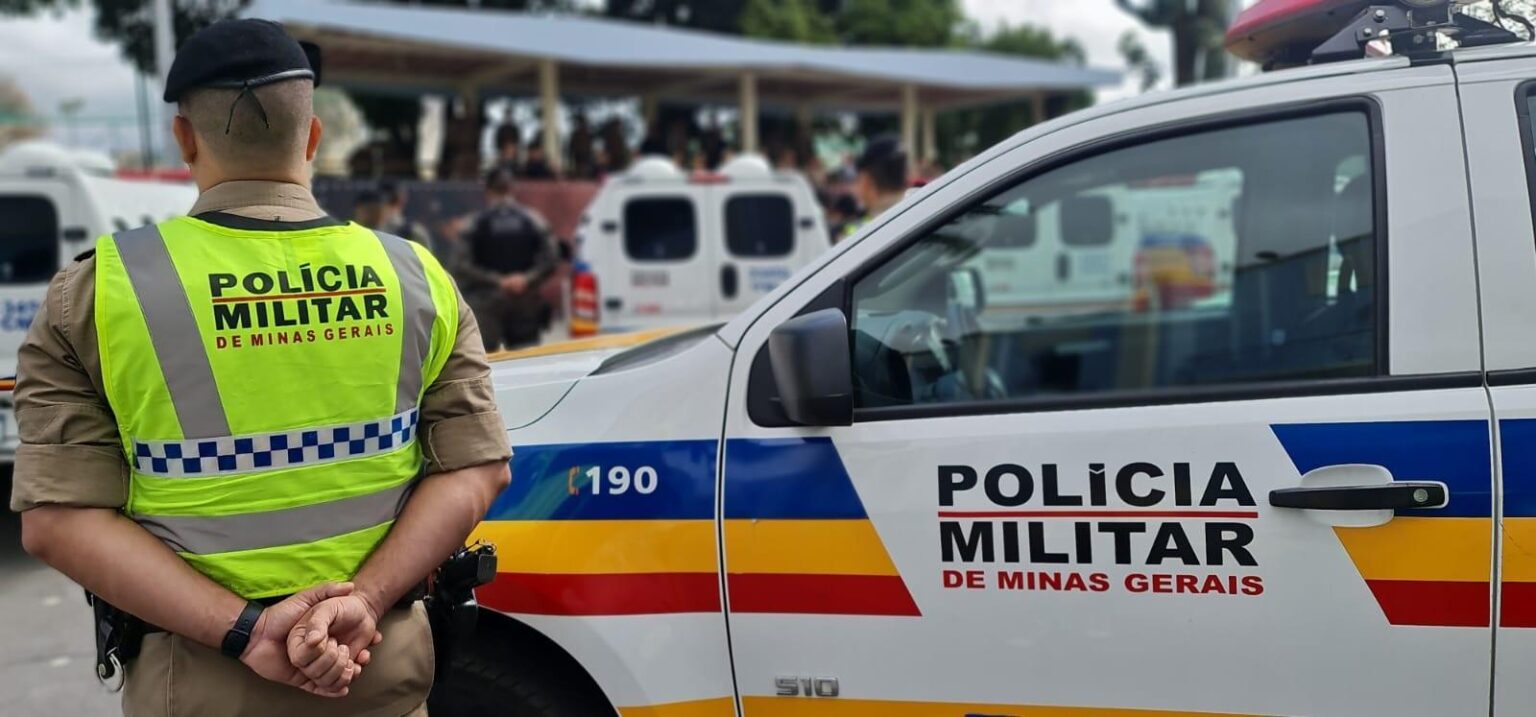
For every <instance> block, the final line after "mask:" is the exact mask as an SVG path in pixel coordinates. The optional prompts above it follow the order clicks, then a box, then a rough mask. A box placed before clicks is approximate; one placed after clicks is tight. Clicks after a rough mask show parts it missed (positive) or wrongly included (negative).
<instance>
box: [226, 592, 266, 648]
mask: <svg viewBox="0 0 1536 717" xmlns="http://www.w3.org/2000/svg"><path fill="white" fill-rule="evenodd" d="M265 609H267V608H266V606H264V605H262V604H261V603H259V602H256V601H255V600H252V601H249V602H247V603H246V604H245V609H244V610H241V611H240V617H237V618H235V626H234V627H231V628H229V632H226V633H224V642H223V644H221V645H220V646H219V652H222V653H224V654H225V656H227V657H233V658H235V659H239V658H240V656H241V655H243V654H245V646H246V645H249V644H251V630H254V629H256V621H257V620H259V619H261V611H263V610H265Z"/></svg>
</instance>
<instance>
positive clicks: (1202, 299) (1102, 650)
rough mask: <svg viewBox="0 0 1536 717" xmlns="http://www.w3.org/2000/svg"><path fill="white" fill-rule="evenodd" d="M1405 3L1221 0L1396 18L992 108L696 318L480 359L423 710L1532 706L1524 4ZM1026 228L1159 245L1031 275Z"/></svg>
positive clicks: (1534, 595)
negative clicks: (1021, 120)
mask: <svg viewBox="0 0 1536 717" xmlns="http://www.w3.org/2000/svg"><path fill="white" fill-rule="evenodd" d="M1406 4H1409V5H1413V6H1414V8H1413V9H1412V11H1411V13H1409V12H1405V11H1404V8H1402V7H1400V6H1395V5H1390V4H1385V5H1384V8H1368V7H1366V6H1365V4H1364V3H1337V2H1335V3H1324V2H1318V1H1317V0H1311V1H1310V2H1302V1H1299V0H1290V1H1288V2H1280V3H1276V2H1263V3H1260V4H1259V5H1257V6H1255V7H1254V8H1252V9H1250V10H1249V12H1248V14H1247V15H1245V16H1244V17H1245V18H1246V22H1247V23H1248V24H1246V25H1242V22H1243V21H1240V25H1241V29H1242V31H1241V32H1240V33H1238V34H1239V35H1240V37H1238V38H1237V40H1236V41H1237V42H1240V43H1247V46H1248V50H1247V51H1250V54H1251V55H1253V56H1258V57H1262V58H1263V59H1265V60H1266V61H1270V62H1273V63H1275V64H1286V63H1287V59H1286V58H1285V57H1283V56H1281V55H1277V54H1272V53H1270V52H1268V51H1266V50H1265V49H1264V48H1268V50H1271V51H1272V50H1274V47H1275V46H1274V45H1273V44H1272V43H1271V44H1269V45H1266V44H1265V40H1264V37H1263V36H1264V35H1265V33H1266V32H1268V31H1270V30H1271V29H1273V27H1275V26H1278V25H1283V24H1284V21H1288V20H1291V19H1295V18H1294V17H1293V16H1286V15H1285V14H1284V13H1277V11H1276V7H1277V5H1278V6H1281V9H1282V10H1283V9H1285V7H1286V6H1288V7H1290V8H1292V10H1294V12H1295V13H1300V14H1308V13H1312V14H1311V15H1308V16H1307V18H1303V19H1308V18H1310V19H1309V20H1308V21H1309V22H1311V21H1315V20H1316V18H1317V15H1316V13H1317V12H1319V8H1323V7H1324V6H1333V8H1334V9H1335V10H1337V9H1338V8H1339V7H1342V6H1343V5H1349V6H1350V8H1349V9H1350V10H1351V11H1350V12H1348V13H1342V14H1337V16H1336V17H1334V18H1333V20H1331V22H1333V23H1334V27H1333V28H1332V30H1331V32H1330V33H1326V34H1324V35H1323V36H1322V37H1321V39H1318V40H1317V43H1316V44H1317V46H1318V47H1320V48H1326V47H1337V46H1338V44H1339V43H1341V42H1348V43H1352V44H1350V47H1353V49H1354V51H1355V54H1356V56H1360V55H1362V54H1364V51H1363V46H1365V45H1372V46H1375V47H1376V50H1375V51H1380V50H1381V49H1382V47H1381V46H1382V44H1383V43H1385V44H1386V45H1387V46H1390V48H1391V49H1394V50H1395V54H1393V55H1392V56H1389V57H1383V58H1376V59H1357V60H1354V61H1347V62H1331V63H1326V64H1314V65H1312V66H1307V67H1301V68H1295V69H1284V70H1280V71H1275V72H1270V73H1267V74H1263V75H1261V76H1256V77H1251V78H1247V79H1243V80H1240V81H1236V82H1230V83H1222V84H1213V85H1208V86H1200V87H1196V88H1191V89H1186V90H1182V91H1178V92H1173V93H1164V94H1155V95H1148V96H1144V97H1140V98H1136V99H1133V100H1130V101H1126V102H1121V103H1117V104H1112V105H1107V106H1102V107H1096V108H1093V109H1090V110H1086V111H1083V112H1078V113H1075V114H1072V115H1070V116H1067V117H1063V118H1060V119H1057V120H1054V121H1051V122H1048V123H1045V124H1043V125H1040V126H1037V127H1033V128H1030V129H1029V130H1027V131H1024V132H1022V133H1020V134H1018V135H1017V136H1015V137H1013V138H1012V139H1010V140H1008V141H1005V142H1003V143H1002V144H1000V145H998V146H996V147H994V148H992V149H991V150H989V151H987V152H986V153H985V154H983V155H982V156H980V157H977V158H976V159H974V160H973V161H970V162H968V163H966V164H964V165H963V166H961V167H958V168H957V169H955V170H954V171H951V172H950V173H949V174H947V175H946V176H944V177H943V178H941V179H939V180H938V181H936V182H934V183H932V184H930V185H928V186H927V187H925V188H924V189H922V190H921V191H919V192H917V193H915V194H914V195H912V196H910V197H908V198H907V200H906V201H904V202H903V203H902V204H901V205H899V206H897V207H896V208H895V209H893V210H891V211H889V212H887V213H885V214H884V215H882V216H881V217H880V218H879V219H877V220H876V221H875V222H874V223H872V224H871V225H870V226H869V227H867V228H866V229H864V230H863V231H862V232H861V233H860V234H859V235H858V236H856V237H855V238H854V239H852V240H851V241H848V242H846V243H843V244H840V245H838V246H837V247H835V248H834V249H833V250H832V251H831V252H830V253H828V255H826V256H824V257H823V258H821V259H820V260H818V261H815V262H813V263H812V264H811V265H809V266H807V267H806V268H805V269H803V270H801V271H799V272H798V273H796V274H795V275H794V276H793V277H792V278H790V279H789V280H788V281H787V282H785V283H784V284H783V285H782V286H780V287H779V288H778V289H777V290H776V291H775V292H773V293H772V294H771V295H769V296H767V297H765V298H764V299H762V300H760V301H758V302H757V303H756V304H754V305H753V306H752V307H751V308H750V309H748V310H747V311H745V312H744V313H742V314H741V315H739V316H738V317H736V318H735V319H733V320H731V321H730V322H729V323H726V324H724V325H722V326H715V327H707V328H702V329H695V330H691V331H686V332H682V333H676V334H672V335H669V336H666V337H662V338H655V337H651V338H650V340H649V341H647V342H644V343H641V344H640V345H637V346H634V347H631V348H628V349H624V350H620V349H618V348H615V347H614V346H612V345H611V344H610V345H608V346H607V347H606V348H605V347H602V346H597V345H592V344H588V345H586V346H585V348H586V349H588V350H583V351H576V352H573V353H564V354H562V353H558V350H556V349H550V348H544V349H539V350H537V352H536V355H527V356H525V357H522V358H509V359H507V360H504V361H500V362H498V363H497V364H495V369H494V375H495V379H496V383H497V389H498V397H499V400H500V403H501V406H502V407H503V411H504V412H505V415H506V418H507V423H508V426H509V428H510V429H511V437H512V440H513V444H514V446H515V450H516V456H515V458H514V461H513V476H514V477H513V481H512V485H511V487H510V488H509V489H508V491H507V492H506V493H505V494H504V495H502V496H501V497H500V498H499V499H498V500H497V501H496V503H495V505H494V507H493V508H492V509H491V510H490V513H489V515H488V516H487V520H486V521H485V522H484V523H483V524H482V525H481V526H480V528H479V529H478V531H477V534H476V537H478V538H483V539H486V540H491V541H494V542H496V543H497V544H498V545H499V546H500V549H501V564H500V568H499V570H500V574H499V576H498V579H497V580H496V581H494V582H493V583H491V584H490V585H487V586H486V587H484V588H482V589H481V590H480V592H479V598H480V602H481V605H482V607H483V613H482V618H481V620H480V623H479V629H478V633H477V638H478V639H476V640H475V641H474V643H473V644H472V645H471V646H470V647H469V648H468V649H467V650H466V651H464V652H462V653H460V654H459V655H458V656H457V657H456V658H455V663H454V672H453V674H452V675H451V676H450V679H449V681H448V682H446V683H445V684H444V685H443V686H442V687H441V688H440V689H439V690H438V691H437V692H436V693H435V695H434V700H435V705H434V707H435V710H440V711H434V714H440V713H441V714H456V713H462V714H489V713H491V712H496V713H500V714H508V713H510V714H538V715H591V714H614V713H615V712H617V713H618V714H621V715H624V716H626V717H630V716H641V715H643V716H647V717H655V716H663V717H672V716H674V715H676V716H687V717H694V716H711V717H713V716H717V715H718V716H720V717H725V716H727V715H746V716H747V717H778V716H781V715H811V716H815V717H822V716H840V715H894V716H896V717H906V716H911V715H948V716H954V717H959V716H961V715H1047V714H1049V715H1062V714H1069V715H1079V714H1082V715H1087V714H1124V715H1132V714H1134V715H1175V714H1180V715H1182V714H1201V715H1216V714H1222V715H1225V714H1244V715H1260V714H1262V715H1426V716H1430V715H1433V716H1437V717H1440V716H1447V715H1457V716H1459V715H1488V714H1492V715H1496V716H1501V717H1502V716H1506V715H1508V716H1525V715H1531V714H1536V680H1533V679H1531V670H1532V669H1533V667H1536V231H1533V224H1532V206H1533V204H1532V187H1533V184H1532V181H1531V179H1530V178H1531V176H1532V171H1533V166H1536V155H1533V151H1532V147H1533V144H1536V143H1533V139H1532V132H1533V127H1532V119H1531V115H1532V108H1533V105H1536V46H1533V45H1530V44H1523V43H1511V42H1505V43H1504V44H1500V45H1497V46H1486V47H1476V48H1471V47H1463V48H1462V49H1456V50H1450V51H1443V52H1442V51H1436V50H1433V49H1424V48H1434V47H1435V46H1436V43H1437V42H1440V41H1439V40H1437V39H1436V38H1435V37H1433V36H1431V35H1430V33H1438V32H1439V31H1440V30H1444V29H1446V28H1447V26H1443V25H1435V23H1436V22H1437V17H1438V18H1439V19H1442V20H1445V21H1446V22H1451V20H1450V19H1449V18H1448V17H1447V14H1448V13H1449V12H1450V10H1448V9H1447V8H1445V7H1444V6H1443V4H1441V7H1440V10H1441V15H1439V16H1436V15H1434V14H1433V13H1431V12H1429V11H1428V10H1426V9H1425V8H1426V7H1427V6H1430V5H1435V4H1436V3H1434V2H1423V1H1419V2H1412V3H1406ZM1378 9H1380V10H1381V14H1380V18H1381V19H1379V20H1378V19H1376V17H1377V15H1376V14H1375V10H1378ZM1357 10H1358V13H1357V12H1356V11H1357ZM1266 12H1267V13H1270V14H1269V15H1264V14H1262V13H1266ZM1254 13H1260V14H1258V15H1255V14H1254ZM1255 17H1258V18H1259V19H1260V20H1263V22H1257V21H1255V20H1254V18H1255ZM1454 22H1457V23H1458V24H1457V25H1456V26H1455V27H1456V28H1457V29H1459V30H1460V31H1461V33H1462V34H1461V35H1460V39H1461V41H1462V42H1463V44H1464V45H1477V44H1481V43H1483V42H1492V41H1494V40H1500V39H1502V40H1505V41H1508V40H1509V39H1510V37H1509V33H1507V32H1504V31H1502V30H1499V29H1498V28H1493V27H1492V26H1488V25H1479V24H1477V23H1475V22H1472V21H1470V20H1457V21H1454ZM1266 23H1267V24H1266ZM1358 23H1367V24H1365V25H1360V24H1358ZM1298 26H1299V25H1297V24H1292V25H1286V26H1285V27H1287V28H1289V29H1287V30H1286V31H1287V32H1293V33H1294V32H1298V31H1297V30H1296V28H1297V27H1298ZM1383 33H1385V34H1383ZM1501 33H1502V34H1501ZM1341 37H1342V38H1343V39H1342V40H1340V39H1339V38H1341ZM1415 37H1419V38H1421V39H1419V40H1414V38H1415ZM1255 38H1257V39H1255ZM1255 48H1258V49H1255ZM1414 48H1420V51H1417V52H1407V51H1409V50H1413V49H1414ZM1319 59H1322V58H1321V57H1320V58H1319ZM1170 187H1185V188H1190V189H1189V191H1170V190H1169V188H1170ZM1199 187H1206V188H1208V191H1206V190H1201V191H1195V189H1196V188H1199ZM1143 193H1156V196H1158V197H1161V200H1160V201H1161V202H1163V203H1177V202H1184V201H1187V202H1189V203H1190V204H1191V206H1195V205H1198V207H1199V209H1200V211H1201V212H1205V213H1208V214H1209V215H1210V216H1209V217H1207V218H1206V219H1203V220H1201V222H1195V223H1185V224H1184V225H1181V228H1180V229H1179V232H1180V233H1182V234H1188V235H1190V236H1187V237H1182V238H1181V237H1173V236H1170V235H1169V234H1168V233H1167V232H1164V231H1163V230H1161V229H1155V228H1150V229H1149V228H1138V226H1133V225H1132V224H1130V223H1134V222H1138V221H1140V220H1139V219H1138V218H1137V217H1138V216H1145V215H1147V214H1148V212H1147V211H1144V199H1145V197H1143V196H1141V195H1142V194H1143ZM1212 193H1224V194H1225V196H1227V197H1228V198H1229V201H1226V202H1225V203H1224V205H1222V206H1214V203H1213V200H1212V196H1213V194H1212ZM1122 202H1125V203H1130V204H1122ZM1127 206H1130V207H1133V208H1134V210H1133V209H1127V208H1126V207H1127ZM1163 209H1164V210H1166V212H1165V213H1177V212H1176V210H1177V209H1178V207H1172V206H1164V207H1163ZM1044 223H1051V226H1049V227H1047V226H1043V224H1044ZM1201 227H1207V228H1206V229H1201ZM1026 235H1033V236H1045V235H1059V237H1060V240H1061V241H1060V243H1061V244H1062V245H1063V246H1072V245H1101V244H1104V243H1106V242H1108V243H1111V244H1113V243H1119V242H1124V243H1127V245H1126V246H1117V247H1115V250H1114V251H1109V252H1107V253H1106V255H1107V256H1118V257H1123V258H1124V260H1125V261H1128V262H1132V263H1133V264H1132V265H1131V266H1130V267H1129V268H1128V272H1130V273H1132V274H1138V270H1137V267H1136V266H1135V265H1134V263H1135V262H1138V261H1140V262H1143V263H1146V264H1152V263H1156V264H1158V265H1159V266H1162V267H1164V268H1166V267H1168V266H1172V267H1173V268H1172V269H1168V270H1162V269H1158V270H1153V268H1152V267H1150V266H1148V267H1143V268H1144V270H1143V271H1140V272H1139V276H1140V278H1139V279H1135V278H1133V279H1131V280H1130V281H1131V284H1130V287H1131V288H1130V289H1128V290H1126V291H1123V292H1121V293H1120V294H1119V295H1120V296H1121V298H1120V300H1119V301H1118V302H1108V301H1106V300H1105V297H1109V296H1111V293H1110V292H1107V291H1105V292H1100V293H1099V294H1098V295H1096V297H1095V298H1094V300H1092V301H1089V302H1084V301H1082V300H1081V299H1080V296H1079V293H1078V292H1076V291H1072V290H1063V291H1062V292H1060V300H1059V301H1053V300H1052V297H1051V294H1050V292H1049V291H1048V287H1049V284H1047V283H1043V282H1044V279H1043V278H1042V277H1040V276H1037V275H1035V274H1030V275H1029V276H1022V275H1020V276H1014V275H1011V274H1006V273H1000V272H1014V271H1018V272H1026V271H1031V269H1030V268H1028V267H1025V266H1023V265H1022V264H1023V263H1021V262H1014V261H997V257H996V256H993V255H992V253H993V252H995V251H996V250H997V249H998V248H999V247H1004V248H1017V246H1018V245H1019V243H1020V242H1022V241H1025V240H1026V238H1027V237H1026ZM1215 243H1221V245H1220V246H1214V245H1213V244H1215ZM1202 245H1204V247H1205V248H1203V249H1202V248H1201V247H1202ZM1154 252H1160V254H1158V253H1154ZM1138 256H1144V257H1147V258H1145V259H1140V260H1138V259H1137V257H1138ZM1202 256H1204V257H1206V259H1201V257H1202ZM1159 257H1160V258H1159ZM1181 257H1182V258H1181ZM1116 261H1118V260H1116ZM1026 263H1027V262H1026ZM1223 263H1230V266H1228V267H1223V266H1221V264H1223ZM1047 276H1049V275H1047ZM1070 280H1071V279H1070V277H1067V278H1065V279H1064V280H1063V281H1064V282H1070ZM1024 281H1028V282H1034V283H1033V288H1031V289H1030V290H1029V291H1027V292H1017V291H1016V292H1014V295H1015V296H1023V295H1026V294H1027V295H1028V296H1029V297H1030V300H1029V301H1028V302H1017V301H1006V302H1002V303H997V302H994V301H993V300H992V299H993V298H994V297H993V296H990V295H989V292H988V291H987V287H989V286H998V285H1005V286H1006V285H1008V284H1010V283H1012V282H1024ZM1137 282H1140V287H1138V285H1137ZM1143 290H1145V291H1143ZM994 293H996V292H994ZM1004 293H1006V292H1004ZM1138 294H1140V295H1144V296H1147V297H1151V296H1159V297H1163V298H1161V299H1158V300H1151V299H1148V300H1145V301H1142V300H1137V298H1136V297H1137V295H1138ZM575 348H583V347H581V346H577V347H575Z"/></svg>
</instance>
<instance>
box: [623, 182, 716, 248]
mask: <svg viewBox="0 0 1536 717" xmlns="http://www.w3.org/2000/svg"><path fill="white" fill-rule="evenodd" d="M698 248H699V232H698V222H697V220H696V218H695V216H694V210H693V200H691V199H689V198H687V197H646V198H644V199H631V200H629V201H628V202H626V203H625V204H624V253H625V254H628V255H629V258H630V259H633V260H635V261H682V260H684V259H688V258H689V257H692V256H693V255H694V252H696V251H698Z"/></svg>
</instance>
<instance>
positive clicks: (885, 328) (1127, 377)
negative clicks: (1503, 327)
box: [851, 112, 1382, 408]
mask: <svg viewBox="0 0 1536 717" xmlns="http://www.w3.org/2000/svg"><path fill="white" fill-rule="evenodd" d="M1298 146H1305V147H1307V151H1306V152H1297V151H1296V149H1295V148H1296V147H1298ZM1371 166H1372V164H1371V140H1370V129H1369V122H1368V118H1367V117H1366V115H1365V114H1363V113H1360V112H1342V113H1335V114H1325V115H1317V116H1310V117H1303V118H1298V119H1286V120H1280V121H1273V122H1267V123H1262V124H1253V125H1244V126H1239V127H1232V128H1225V129H1217V130H1211V131H1206V132H1200V133H1196V134H1190V135H1183V136H1178V137H1174V138H1170V139H1161V140H1153V141H1148V142H1146V143H1144V144H1139V145H1133V146H1129V147H1124V148H1121V149H1116V150H1112V151H1109V152H1105V153H1102V154H1098V155H1094V156H1091V157H1088V158H1086V159H1083V160H1080V161H1078V162H1075V163H1073V164H1068V165H1065V166H1062V167H1058V168H1056V169H1052V170H1049V171H1047V172H1045V173H1042V174H1039V175H1036V176H1033V177H1031V178H1029V179H1027V180H1025V181H1023V182H1021V183H1019V184H1017V185H1015V186H1013V187H1010V188H1008V189H1006V190H1004V191H1003V192H1001V193H1000V194H997V195H995V196H993V197H992V198H990V199H988V200H985V201H983V202H982V203H980V204H979V205H977V206H975V207H971V208H970V209H968V210H966V211H964V212H962V213H961V214H960V215H958V216H956V217H955V218H954V219H951V220H950V221H949V222H947V223H946V224H944V225H941V226H939V227H938V228H936V229H934V230H932V231H931V232H929V233H928V234H926V235H924V236H922V237H920V238H919V239H918V240H917V241H915V242H914V243H912V244H911V245H909V246H907V247H906V248H905V249H903V250H902V251H901V252H900V253H898V254H897V255H896V256H894V257H893V258H892V259H890V260H888V261H887V262H886V263H885V264H883V265H882V266H880V267H878V268H876V269H875V270H874V271H872V272H870V273H869V274H867V275H865V276H864V277H863V278H862V279H860V280H859V281H858V282H857V283H856V284H855V285H854V287H853V293H852V297H853V298H852V302H853V303H852V311H851V317H852V322H853V332H854V337H853V338H854V364H855V365H854V373H855V379H856V385H857V394H858V401H859V405H861V406H862V407H866V408H868V407H880V406H900V405H912V404H925V403H926V404H933V403H945V402H962V401H988V400H1007V399H1029V398H1050V399H1056V400H1059V399H1062V398H1066V397H1070V396H1074V395H1083V394H1095V393H1098V394H1103V393H1108V392H1123V391H1144V390H1149V389H1162V388H1169V387H1177V386H1197V385H1221V384H1252V383H1254V382H1274V381H1295V380H1311V379H1325V378H1342V377H1359V376H1368V375H1374V374H1375V373H1376V372H1377V371H1378V370H1379V364H1378V359H1379V358H1380V357H1379V356H1378V349H1377V346H1378V341H1377V338H1378V336H1377V314H1378V312H1377V305H1378V302H1379V301H1380V297H1378V296H1377V292H1378V288H1379V287H1378V285H1377V283H1376V282H1375V281H1374V276H1375V264H1376V261H1377V250H1378V247H1380V246H1381V244H1382V243H1381V242H1380V241H1379V239H1378V236H1377V232H1378V231H1380V227H1378V226H1377V225H1376V219H1375V217H1376V216H1377V209H1378V207H1377V206H1376V205H1375V200H1374V197H1375V190H1376V188H1375V187H1373V179H1372V173H1371V171H1370V169H1369V168H1370V167H1371ZM1025 218H1027V219H1025ZM1021 224H1027V225H1028V229H1022V228H1021V227H1020V225H1021Z"/></svg>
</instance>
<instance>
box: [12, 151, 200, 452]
mask: <svg viewBox="0 0 1536 717" xmlns="http://www.w3.org/2000/svg"><path fill="white" fill-rule="evenodd" d="M115 172H116V168H115V167H114V166H113V164H112V161H111V160H110V159H108V158H106V157H105V156H104V155H100V154H97V153H94V152H87V151H80V150H71V149H67V148H65V147H60V146H58V145H54V144H48V143H44V142H24V143H21V144H16V145H12V146H11V147H9V148H7V149H6V150H4V152H0V217H3V219H4V220H3V221H0V377H6V378H10V377H13V376H14V375H15V374H16V349H17V347H19V346H20V345H21V340H22V338H23V337H25V336H26V333H27V328H28V327H29V326H31V325H32V316H33V315H34V314H36V313H37V309H38V307H39V306H41V305H42V302H43V295H44V293H45V292H46V291H47V289H48V280H49V279H51V278H53V275H54V273H56V272H57V271H58V270H59V269H60V268H61V267H63V266H64V265H66V264H67V263H68V262H69V261H70V260H71V259H72V258H73V257H74V256H75V255H77V254H79V253H81V252H83V251H85V250H87V249H90V248H91V247H92V246H94V242H95V240H96V237H98V236H100V235H102V234H107V233H110V232H116V231H123V230H126V229H131V228H133V227H137V226H142V225H144V224H151V223H154V222H158V221H161V220H164V219H168V218H170V217H173V216H176V215H179V214H184V213H186V211H187V210H188V209H190V208H191V207H192V202H194V201H196V199H197V189H196V188H195V187H193V186H192V185H191V184H179V183H170V182H159V181H137V180H126V179H118V178H116V177H115V176H114V174H115ZM14 424H15V422H14V421H13V420H12V404H11V395H10V393H9V392H8V391H7V392H4V393H0V464H8V463H10V462H11V459H12V457H13V456H14V455H15V452H16V443H17V435H16V431H15V425H14Z"/></svg>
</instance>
